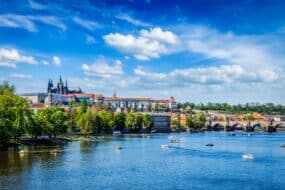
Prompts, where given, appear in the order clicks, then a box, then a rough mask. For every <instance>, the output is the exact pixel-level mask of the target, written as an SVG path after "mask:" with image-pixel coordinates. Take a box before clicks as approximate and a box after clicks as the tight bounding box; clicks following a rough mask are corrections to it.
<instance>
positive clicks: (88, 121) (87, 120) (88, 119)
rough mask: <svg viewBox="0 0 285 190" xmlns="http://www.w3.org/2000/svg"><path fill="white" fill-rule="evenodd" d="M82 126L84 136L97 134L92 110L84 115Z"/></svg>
mask: <svg viewBox="0 0 285 190" xmlns="http://www.w3.org/2000/svg"><path fill="white" fill-rule="evenodd" d="M80 124H81V125H80V129H81V132H82V134H84V135H89V134H91V133H93V132H97V130H96V131H95V129H96V127H95V124H94V117H93V114H92V112H91V111H90V109H88V110H87V112H86V113H84V114H83V115H82V119H81V123H80Z"/></svg>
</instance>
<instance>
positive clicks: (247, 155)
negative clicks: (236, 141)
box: [242, 154, 254, 160]
mask: <svg viewBox="0 0 285 190" xmlns="http://www.w3.org/2000/svg"><path fill="white" fill-rule="evenodd" d="M242 158H243V159H246V160H252V159H254V156H253V154H244V155H242Z"/></svg>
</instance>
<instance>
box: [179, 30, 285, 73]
mask: <svg viewBox="0 0 285 190" xmlns="http://www.w3.org/2000/svg"><path fill="white" fill-rule="evenodd" d="M180 38H181V39H182V41H183V42H185V44H184V47H186V49H185V50H186V51H188V52H190V53H195V54H199V55H202V56H203V57H205V58H210V59H216V60H217V61H220V62H222V63H223V64H238V65H242V66H243V67H245V68H246V69H250V70H254V69H255V68H260V67H262V68H264V69H265V68H268V69H272V67H274V69H276V67H278V66H280V65H284V61H282V60H283V58H282V57H280V55H278V54H275V53H274V51H275V50H274V47H272V44H274V43H272V41H271V40H270V36H266V35H263V36H262V35H260V36H258V35H235V34H234V33H232V32H226V33H221V32H219V31H217V30H214V29H211V28H208V27H203V26H190V27H188V28H186V29H185V31H184V34H182V35H181V36H180Z"/></svg>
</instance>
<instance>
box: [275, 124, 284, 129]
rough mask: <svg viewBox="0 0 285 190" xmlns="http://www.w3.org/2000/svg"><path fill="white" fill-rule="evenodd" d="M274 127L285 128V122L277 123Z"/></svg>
mask: <svg viewBox="0 0 285 190" xmlns="http://www.w3.org/2000/svg"><path fill="white" fill-rule="evenodd" d="M274 127H275V128H276V129H285V123H277V124H276V125H275V126H274Z"/></svg>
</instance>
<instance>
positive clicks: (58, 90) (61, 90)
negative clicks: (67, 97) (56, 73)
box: [47, 76, 82, 94]
mask: <svg viewBox="0 0 285 190" xmlns="http://www.w3.org/2000/svg"><path fill="white" fill-rule="evenodd" d="M47 93H48V94H81V93H82V91H81V89H80V88H79V87H77V88H69V87H68V86H67V80H66V81H65V85H64V84H63V81H62V79H61V76H60V77H59V82H58V83H57V85H56V86H54V85H53V81H52V80H50V79H49V81H48V87H47Z"/></svg>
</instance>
